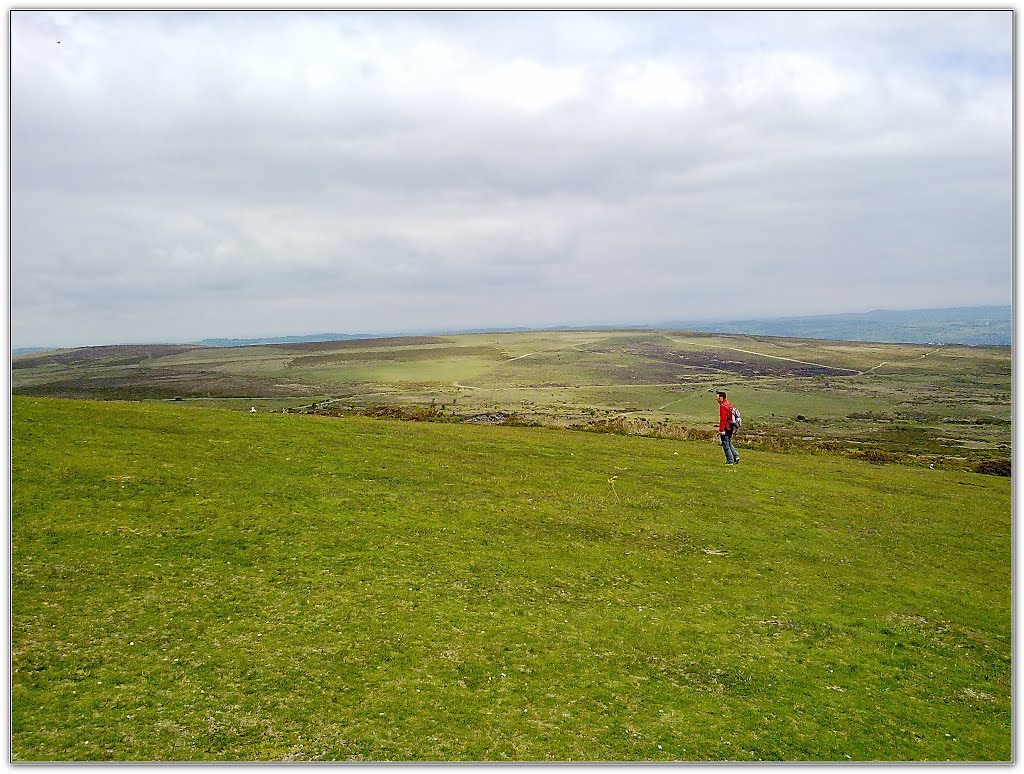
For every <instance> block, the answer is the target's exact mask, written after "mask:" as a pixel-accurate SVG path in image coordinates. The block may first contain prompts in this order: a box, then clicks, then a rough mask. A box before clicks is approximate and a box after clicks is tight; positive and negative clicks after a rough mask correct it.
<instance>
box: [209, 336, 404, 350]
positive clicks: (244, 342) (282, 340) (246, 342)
mask: <svg viewBox="0 0 1024 774" xmlns="http://www.w3.org/2000/svg"><path fill="white" fill-rule="evenodd" d="M385 335H386V334H377V333H312V334H309V335H308V336H271V337H267V338H255V339H203V340H202V341H197V342H196V344H200V345H202V346H204V347H252V346H255V345H257V344H302V343H304V342H307V341H345V340H348V339H378V338H382V337H383V336H385Z"/></svg>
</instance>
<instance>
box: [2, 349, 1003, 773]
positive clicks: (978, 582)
mask: <svg viewBox="0 0 1024 774" xmlns="http://www.w3.org/2000/svg"><path fill="white" fill-rule="evenodd" d="M442 346H448V345H442ZM339 351H343V350H339ZM200 354H201V353H200ZM182 356H183V357H191V356H194V353H183V354H181V355H168V356H167V357H182ZM291 357H294V355H292V356H291ZM473 357H478V356H473ZM339 362H341V363H343V364H344V363H345V361H339ZM408 362H409V361H400V360H399V361H394V362H393V365H390V366H388V367H396V368H403V367H404V365H403V363H408ZM504 365H505V367H506V368H507V369H513V368H515V367H516V366H515V363H509V362H508V361H507V360H506V361H505V363H504ZM549 365H551V367H557V365H558V363H557V362H555V363H553V364H551V363H550V361H549ZM44 367H45V366H44ZM247 367H248V366H247ZM485 370H486V369H485ZM485 370H484V371H481V373H484V372H485ZM449 375H450V374H449ZM460 378H461V376H460ZM742 454H743V462H742V463H741V465H740V466H738V467H726V466H725V465H723V464H722V462H723V460H722V459H721V450H720V449H719V448H717V447H716V445H715V444H714V443H712V442H710V441H682V440H671V439H663V438H639V437H628V436H616V435H597V434H591V433H567V432H563V431H559V430H554V429H548V428H540V427H483V426H469V425H464V424H454V423H407V422H394V421H381V420H374V419H370V418H366V417H361V416H351V417H346V418H333V417H323V416H315V415H296V414H288V413H280V412H274V413H271V412H264V411H260V412H258V413H255V414H251V413H241V412H238V411H230V410H224V409H218V408H210V407H200V406H197V405H195V404H190V403H185V402H182V403H176V402H144V403H122V402H105V403H104V402H96V401H76V400H53V399H46V398H38V397H25V396H18V395H16V396H14V398H13V403H12V525H11V526H12V530H11V534H12V555H11V573H12V578H11V584H12V585H11V593H12V596H11V626H12V678H11V700H12V704H11V742H12V747H11V750H12V758H13V759H14V760H16V761H27V760H76V761H78V760H82V761H84V760H91V761H96V760H197V761H198V760H368V761H382V760H416V761H432V760H452V761H501V760H534V761H557V760H561V761H565V760H570V759H571V760H574V761H579V760H590V761H633V760H642V761H673V760H674V761H705V760H712V761H716V760H731V761H751V760H761V759H763V760H837V761H846V760H855V761H871V760H891V761H897V760H916V761H923V760H933V761H938V760H954V761H964V760H986V761H994V760H998V761H1007V760H1010V757H1011V739H1012V733H1011V593H1010V592H1011V486H1010V481H1009V479H1006V478H1000V477H993V476H984V475H978V474H975V473H971V472H965V471H957V470H941V469H936V470H930V469H928V468H921V467H912V466H876V465H871V464H868V463H866V462H862V461H857V460H852V459H846V458H842V457H839V456H834V455H812V454H804V453H788V454H777V453H772V452H769V451H761V450H758V449H755V448H751V449H747V450H744V451H743V452H742Z"/></svg>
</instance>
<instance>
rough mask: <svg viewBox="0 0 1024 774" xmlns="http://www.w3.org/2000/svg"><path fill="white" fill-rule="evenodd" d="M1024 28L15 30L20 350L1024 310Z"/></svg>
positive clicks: (281, 25)
mask: <svg viewBox="0 0 1024 774" xmlns="http://www.w3.org/2000/svg"><path fill="white" fill-rule="evenodd" d="M1011 70H1012V14H1011V12H1010V11H969V12H964V11H960V12H956V11H948V12H937V11H910V12H893V11H868V10H859V11H844V12H840V11H816V12H812V11H790V12H769V11H743V12H724V11H709V12H697V11H658V12H612V11H603V12H602V11H597V12H582V11H570V12H554V11H532V12H527V11H512V12H495V11H486V12H453V11H448V12H415V11H408V12H395V11H391V12H382V11H377V12H311V13H298V12H286V13H278V12H268V11H255V12H238V11H234V12H223V13H209V12H197V11H182V12H157V11H142V12H77V13H66V12H64V13H46V12H41V11H14V12H12V13H11V84H10V86H11V89H10V109H11V116H10V133H11V134H10V141H11V170H10V171H11V189H10V196H11V200H10V206H11V218H10V227H11V267H10V268H11V277H10V281H11V338H12V341H11V343H12V346H14V347H22V346H37V345H62V346H81V345H89V344H107V343H119V342H151V341H188V340H198V339H201V338H205V337H213V336H233V337H249V336H273V335H293V334H303V333H318V332H341V333H344V332H398V331H418V330H425V329H429V330H438V329H452V328H461V327H473V326H480V327H483V326H495V327H497V326H547V325H556V324H595V323H658V322H664V321H668V320H679V319H688V320H693V319H709V318H719V319H742V318H748V317H754V316H760V317H764V316H787V315H802V314H822V313H831V312H858V311H868V310H870V309H877V308H890V309H910V308H926V307H941V306H971V305H977V304H1008V303H1010V302H1011V294H1012V289H1011V270H1012V254H1011V222H1012V212H1011V193H1012V161H1011V150H1012V126H1011V118H1012V88H1011Z"/></svg>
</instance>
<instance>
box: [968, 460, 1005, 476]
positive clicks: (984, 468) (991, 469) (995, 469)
mask: <svg viewBox="0 0 1024 774" xmlns="http://www.w3.org/2000/svg"><path fill="white" fill-rule="evenodd" d="M1011 467H1012V464H1011V463H1010V460H985V461H984V462H979V463H978V465H977V467H976V468H975V469H974V472H975V473H984V474H985V475H987V476H1007V477H1009V476H1010V473H1011Z"/></svg>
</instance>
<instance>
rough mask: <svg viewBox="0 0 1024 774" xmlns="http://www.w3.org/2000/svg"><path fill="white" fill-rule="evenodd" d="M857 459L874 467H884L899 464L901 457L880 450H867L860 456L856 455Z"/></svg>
mask: <svg viewBox="0 0 1024 774" xmlns="http://www.w3.org/2000/svg"><path fill="white" fill-rule="evenodd" d="M854 456H855V457H856V458H857V459H861V460H867V461H868V462H870V463H872V464H874V465H884V464H885V463H887V462H897V461H898V460H900V459H901V455H899V454H893V453H892V452H886V451H881V450H880V449H866V450H865V451H862V452H860V454H856V455H854Z"/></svg>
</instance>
